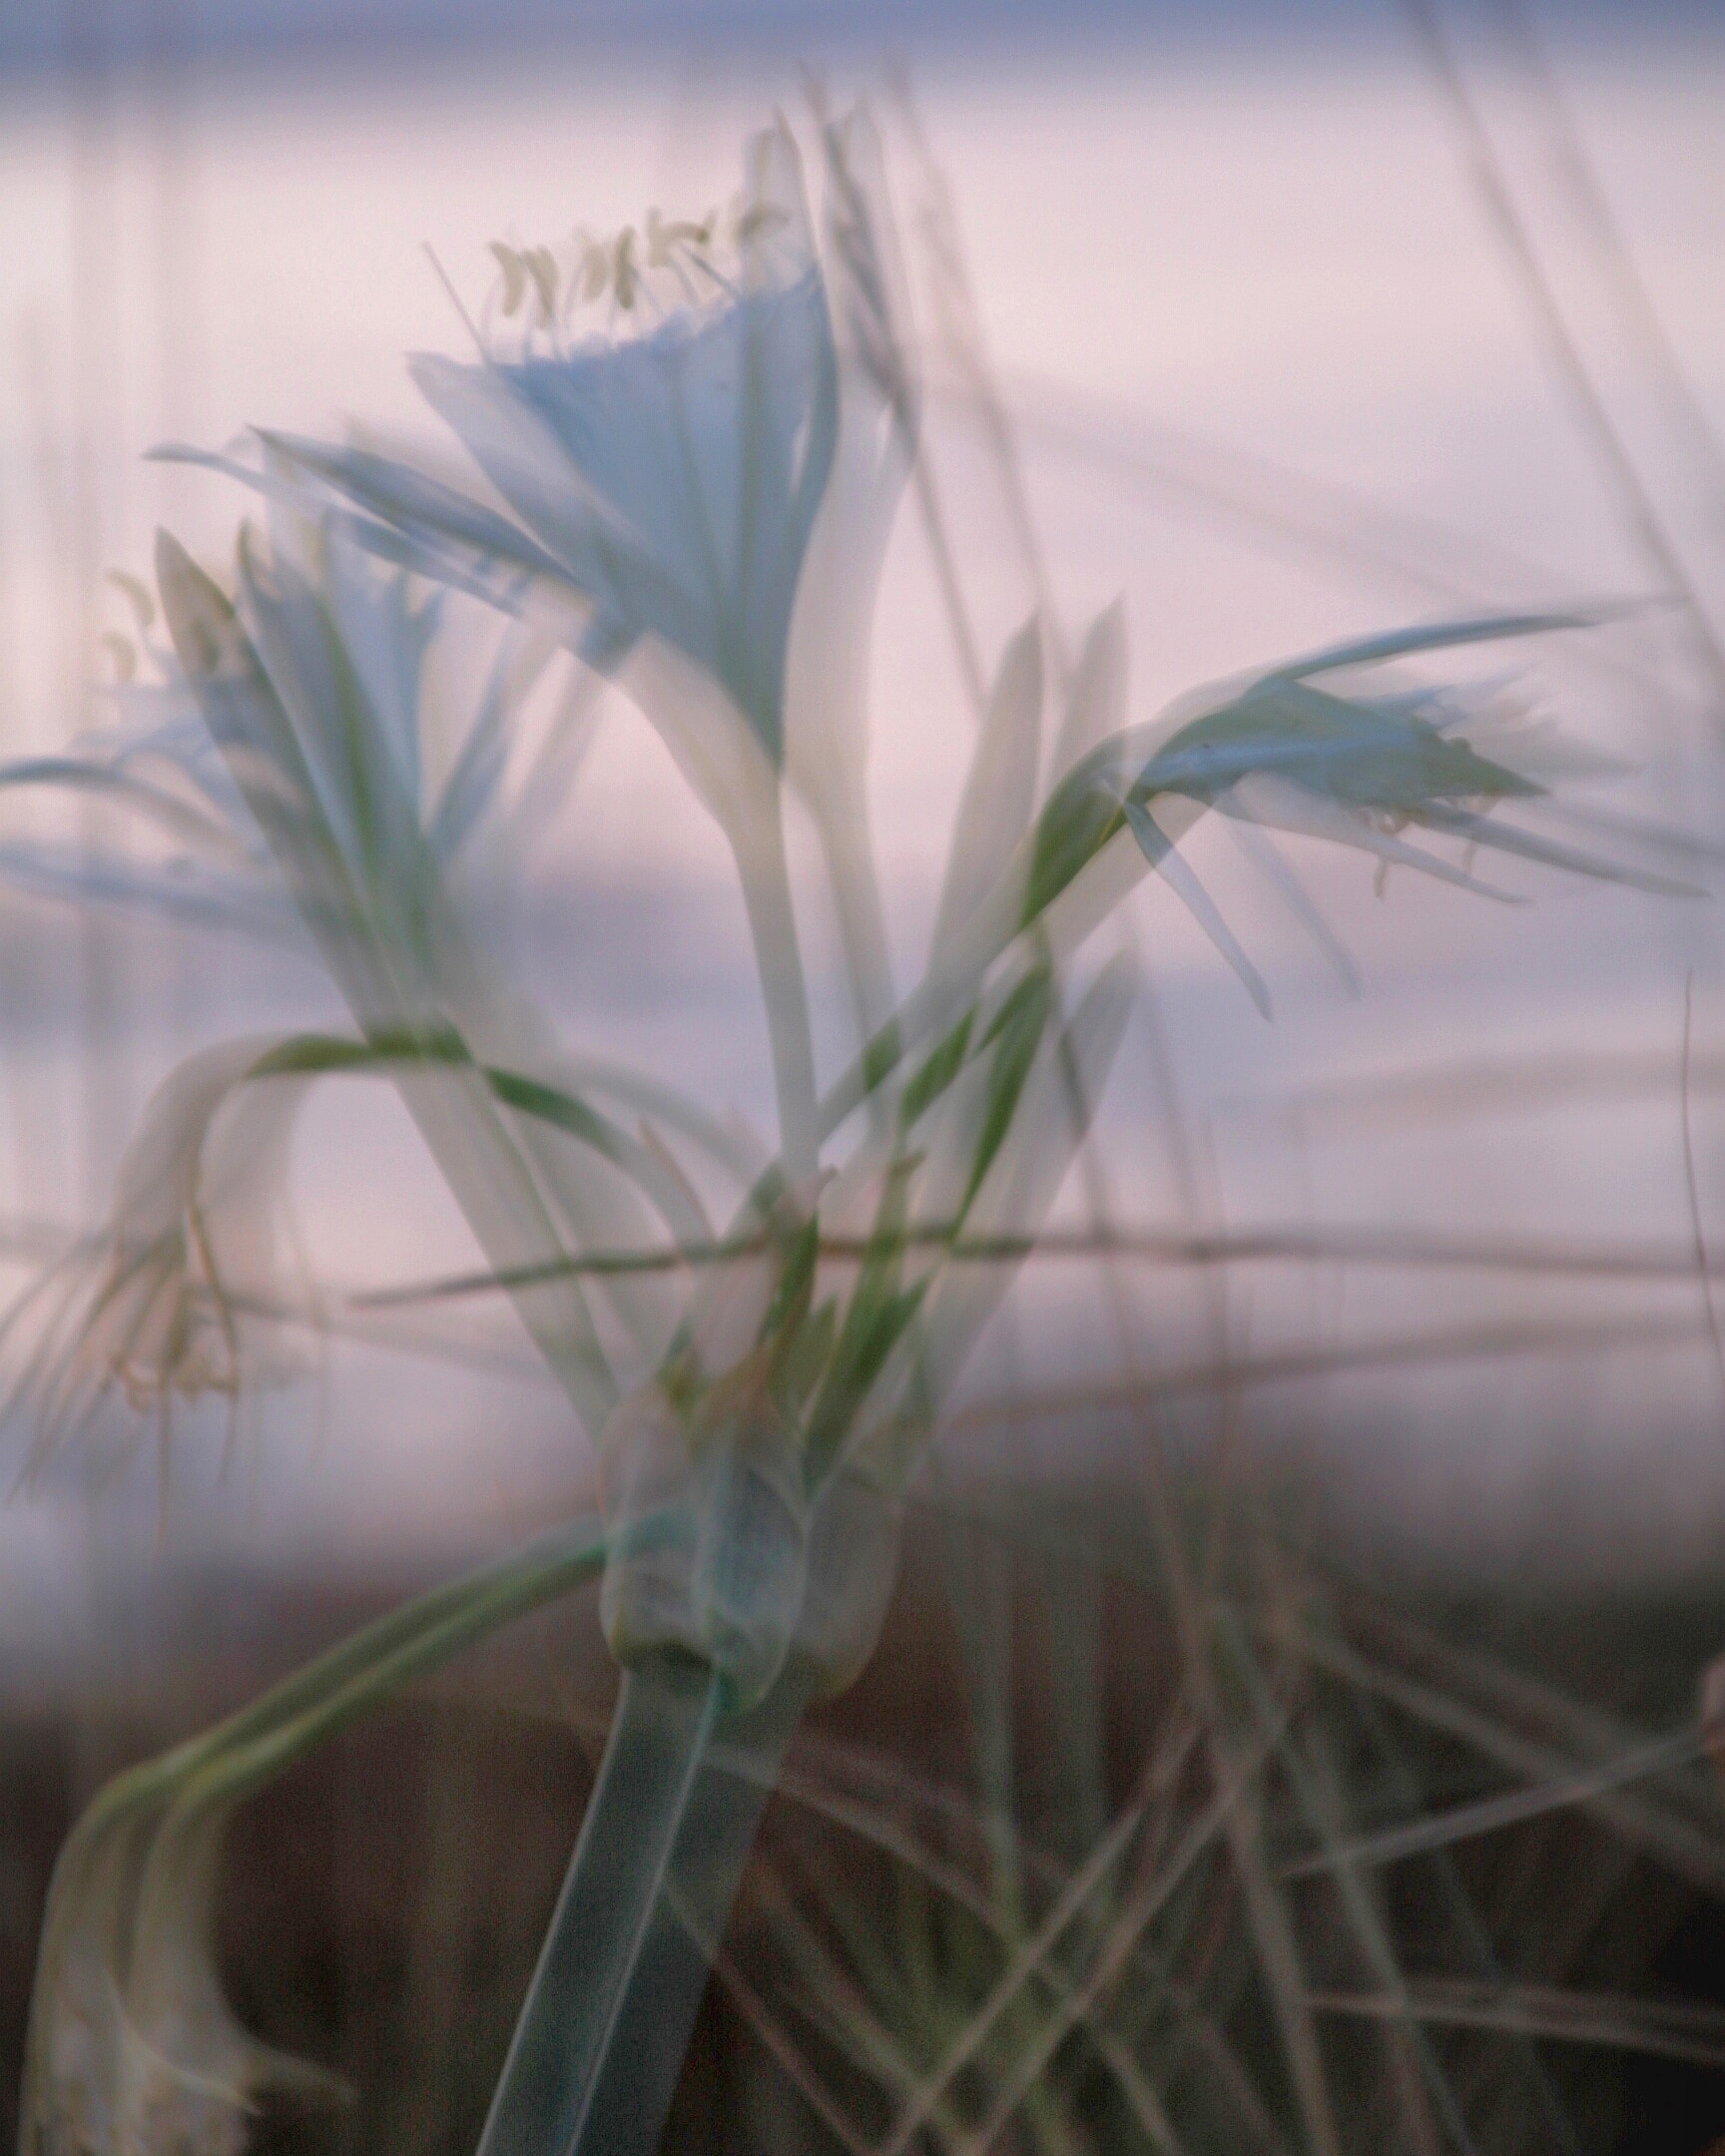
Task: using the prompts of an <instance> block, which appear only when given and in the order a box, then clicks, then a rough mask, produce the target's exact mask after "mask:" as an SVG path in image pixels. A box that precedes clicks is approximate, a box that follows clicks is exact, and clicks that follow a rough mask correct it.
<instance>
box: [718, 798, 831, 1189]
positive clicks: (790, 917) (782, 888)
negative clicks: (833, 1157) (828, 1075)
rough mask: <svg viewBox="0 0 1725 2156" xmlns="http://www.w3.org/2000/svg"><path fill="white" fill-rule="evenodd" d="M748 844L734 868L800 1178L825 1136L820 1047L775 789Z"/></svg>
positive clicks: (790, 1164) (785, 1132)
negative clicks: (819, 1106) (820, 1119)
mask: <svg viewBox="0 0 1725 2156" xmlns="http://www.w3.org/2000/svg"><path fill="white" fill-rule="evenodd" d="M750 837H751V842H750V844H749V845H748V846H742V845H740V846H739V847H738V849H737V872H738V875H739V877H740V878H741V881H742V885H743V903H744V905H745V906H746V907H747V908H748V913H749V932H750V935H751V936H752V937H753V939H754V943H755V962H756V965H757V966H758V967H759V969H760V973H761V994H762V998H763V1000H764V1001H765V1003H766V1006H767V1034H768V1040H769V1043H770V1045H771V1048H772V1051H773V1083H774V1087H775V1090H776V1092H777V1095H778V1101H779V1143H780V1147H781V1158H782V1159H783V1161H784V1164H785V1174H786V1177H787V1179H788V1180H789V1181H790V1182H792V1183H800V1182H802V1181H803V1180H804V1178H805V1177H807V1176H811V1175H813V1174H814V1172H815V1168H816V1164H817V1161H818V1160H819V1157H820V1150H821V1139H820V1132H819V1129H818V1127H817V1118H816V1106H815V1102H816V1092H815V1048H814V1043H813V1040H812V1038H811V1036H810V1031H809V997H808V992H807V989H806V988H805V986H804V980H803V958H802V953H801V951H800V950H799V948H798V943H797V919H796V915H795V913H794V912H793V910H792V904H791V870H790V865H789V863H788V862H787V860H786V858H785V820H784V805H783V801H782V799H781V797H780V795H779V794H778V792H777V790H776V791H775V793H774V797H773V809H772V813H771V814H770V815H764V816H762V817H761V818H760V819H759V821H758V823H756V824H754V825H752V826H751V833H750Z"/></svg>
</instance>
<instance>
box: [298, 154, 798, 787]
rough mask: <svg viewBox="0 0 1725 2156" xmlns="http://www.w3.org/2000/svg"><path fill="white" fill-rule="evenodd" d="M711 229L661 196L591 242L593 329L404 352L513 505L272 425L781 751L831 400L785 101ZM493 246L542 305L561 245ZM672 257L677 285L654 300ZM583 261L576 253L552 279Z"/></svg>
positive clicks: (354, 489)
mask: <svg viewBox="0 0 1725 2156" xmlns="http://www.w3.org/2000/svg"><path fill="white" fill-rule="evenodd" d="M717 237H718V236H717V234H716V233H714V232H712V231H710V229H709V228H708V227H707V226H705V225H700V226H697V225H678V226H667V225H663V224H661V223H660V222H659V221H658V220H656V219H655V220H653V221H651V222H650V225H649V229H648V236H647V239H646V241H645V242H644V243H642V244H641V246H640V247H639V248H638V247H637V245H636V242H635V239H634V236H633V235H632V234H625V235H623V236H621V237H620V238H619V240H618V241H617V242H615V243H614V244H612V246H611V247H610V248H609V249H605V248H601V249H599V250H598V253H597V255H594V254H592V253H591V252H589V254H588V255H587V256H586V257H585V258H584V264H585V265H591V264H593V263H595V262H597V263H598V264H600V265H602V266H604V273H603V288H604V289H605V290H606V291H607V292H608V293H609V295H610V296H611V298H612V300H613V315H614V316H615V315H616V314H617V313H619V312H620V313H621V315H622V320H621V322H618V321H616V320H615V319H614V320H613V323H612V325H611V329H610V332H609V333H598V334H591V335H588V336H585V337H583V338H581V339H579V340H578V341H577V342H576V343H575V344H574V345H573V346H571V347H569V348H567V349H562V348H552V349H540V348H538V345H537V344H536V343H535V341H534V340H533V339H532V338H531V337H529V338H528V339H527V340H526V341H525V345H524V348H522V349H520V350H518V351H516V352H515V353H514V354H513V355H503V354H499V353H491V352H487V353H486V354H485V356H484V357H482V358H481V359H480V360H478V361H477V362H462V361H457V360H452V359H448V358H444V357H441V356H436V355H429V354H426V355H421V356H419V357H418V358H416V359H414V360H413V361H412V362H411V368H412V373H413V377H414V379H415V381H416V382H417V383H418V385H419V387H420V389H421V390H422V391H423V393H424V395H425V396H426V398H427V400H428V401H429V402H430V404H431V405H432V406H433V408H434V409H435V410H436V411H437V412H438V414H439V415H440V416H441V417H442V418H443V419H444V420H445V421H446V422H447V423H448V424H449V426H450V427H451V428H452V430H453V431H454V433H455V434H456V435H457V436H458V437H459V438H460V440H461V442H462V444H463V445H464V447H465V448H466V449H467V451H468V453H469V454H470V455H471V456H472V458H473V460H474V461H475V463H477V465H478V466H479V467H480V469H481V471H483V473H484V474H485V476H486V478H487V479H488V480H489V481H490V483H491V485H492V486H493V487H494V488H495V489H496V492H497V494H498V495H499V496H500V497H501V498H502V500H503V501H504V502H505V503H506V504H507V505H508V508H509V509H510V511H511V512H512V513H513V517H514V518H515V519H518V522H515V523H511V522H510V521H509V520H508V519H505V518H501V517H499V516H497V515H496V514H495V513H494V512H493V511H490V510H488V509H486V508H484V506H483V505H482V504H480V503H478V502H476V501H474V500H472V499H471V498H469V497H466V496H464V495H462V494H460V493H459V492H457V491H456V490H454V489H450V488H447V487H444V486H440V485H439V484H437V483H436V482H435V481H432V480H429V479H427V478H425V477H423V476H422V475H421V474H419V473H417V472H415V471H413V470H411V469H410V468H409V467H407V466H405V465H402V464H400V463H397V462H395V461H393V460H391V459H388V458H384V457H379V456H375V455H366V454H364V453H361V452H357V451H352V450H342V449H338V448H331V447H327V446H324V445H321V444H316V443H311V442H306V441H301V440H299V439H297V438H288V437H283V436H270V437H267V439H269V440H270V441H272V442H273V443H274V444H275V445H276V446H277V447H278V448H279V449H280V450H281V451H282V452H283V454H285V455H286V456H287V457H288V458H290V459H291V460H292V461H293V462H295V463H296V464H297V465H298V466H299V467H300V468H301V469H302V470H303V471H305V472H307V473H309V474H311V475H313V476H314V477H315V478H316V479H317V480H319V481H321V482H322V483H324V484H326V485H327V486H330V487H332V488H333V489H335V491H336V492H337V493H339V494H341V495H343V496H345V497H346V498H347V499H348V500H349V501H350V502H351V503H353V504H354V505H355V506H356V508H357V509H358V510H359V512H360V514H361V516H362V517H363V518H364V519H366V520H367V522H366V527H365V528H366V530H367V532H368V533H369V535H370V536H371V537H372V538H373V539H374V540H378V539H379V535H380V533H381V532H383V531H385V530H386V531H387V532H389V533H392V534H393V535H394V536H393V538H392V539H389V538H383V539H381V541H380V543H381V544H383V545H386V546H389V547H390V548H391V549H392V550H393V551H395V552H397V553H398V554H400V553H405V554H406V555H408V556H409V557H410V558H412V559H413V560H414V561H415V562H416V563H417V564H418V565H419V566H422V567H424V568H426V569H428V570H429V571H431V572H432V573H434V574H439V575H442V576H444V577H445V578H447V579H450V580H452V581H457V582H461V583H465V584H468V585H470V586H475V587H477V588H480V589H484V590H486V591H488V592H489V593H490V594H491V595H492V596H494V597H499V598H503V599H504V600H505V601H507V602H509V603H520V601H521V600H522V598H523V596H524V594H525V592H526V590H527V589H528V587H529V585H530V584H533V583H535V582H537V583H539V584H541V585H545V584H549V585H550V586H552V587H554V588H558V587H560V588H562V589H563V590H565V591H568V592H572V593H574V594H575V595H577V597H578V599H579V600H580V602H581V603H582V604H583V606H584V608H585V625H584V627H583V629H582V632H581V636H580V648H581V651H582V653H583V655H584V656H585V657H586V658H588V659H589V660H590V661H592V662H594V663H596V664H600V665H604V666H608V667H609V666H615V665H617V664H619V663H620V662H621V660H622V659H623V658H624V656H625V655H626V654H627V653H629V652H630V651H632V650H633V649H634V648H635V647H636V646H637V645H638V644H639V643H640V642H641V641H642V640H643V639H644V638H651V639H654V640H656V641H657V642H658V643H659V644H661V645H662V646H664V647H665V648H667V649H668V650H670V651H672V652H674V653H676V654H678V655H679V656H680V657H681V658H682V659H683V660H686V661H687V662H689V663H690V664H692V665H693V666H694V667H695V668H696V669H698V670H699V672H700V673H701V674H703V675H704V676H705V677H707V678H708V679H709V680H711V681H712V682H714V683H716V684H717V685H718V686H719V687H720V688H721V689H722V690H723V691H724V693H725V695H726V697H727V698H728V699H729V701H730V703H731V704H732V706H733V707H734V709H735V710H736V712H737V713H738V714H739V715H740V716H741V718H742V719H743V720H744V721H745V723H746V724H747V726H748V728H749V730H750V732H751V733H752V735H753V736H754V739H755V741H756V742H757V744H758V745H759V747H760V749H761V750H762V751H763V752H764V754H765V756H766V758H767V760H768V762H769V763H770V764H771V765H772V766H774V767H775V768H777V767H778V766H779V765H780V764H781V763H782V762H783V759H784V750H785V741H784V719H785V712H784V703H785V665H786V651H787V646H788V642H789V638H790V628H791V614H792V608H793V604H794V602H795V599H796V593H797V585H798V579H799V576H800V573H801V570H802V566H803V560H804V555H805V553H806V551H807V549H808V546H809V539H810V533H811V530H812V528H813V525H814V522H815V516H816V511H817V510H818V508H819V506H820V503H821V498H822V495H823V493H824V491H825V488H826V485H827V481H828V477H829V474H830V473H831V470H832V467H833V460H834V455H835V450H836V446H837V441H838V424H839V382H838V361H837V354H836V350H835V345H834V337H833V326H832V322H831V319H830V316H829V311H828V304H827V293H826V286H825V284H824V282H823V279H822V275H821V270H820V267H819V264H818V262H817V259H816V255H815V249H814V242H813V238H812V234H811V229H810V224H809V214H808V208H807V205H806V203H805V200H804V194H803V180H802V169H801V163H800V161H799V158H798V155H797V150H796V147H795V145H794V143H793V142H792V140H791V136H790V133H789V131H788V130H787V129H786V128H785V127H784V125H783V124H780V125H779V126H777V127H775V128H772V129H769V130H768V131H766V132H765V133H763V134H761V135H759V136H757V137H756V138H755V140H754V141H753V143H752V144H751V145H750V148H749V153H748V160H747V173H746V186H745V191H744V196H743V200H742V204H741V206H740V208H739V210H738V212H737V215H736V217H735V218H734V219H733V221H732V224H731V228H730V237H731V241H732V248H731V252H730V259H728V260H726V261H721V260H720V259H719V251H718V248H717V244H716V243H717ZM501 260H502V261H503V263H504V274H505V282H506V284H507V282H508V277H509V267H510V265H511V264H529V266H530V267H531V268H534V269H537V272H538V274H537V276H536V278H535V279H534V282H535V287H536V290H537V291H538V293H539V298H540V309H539V311H540V316H541V318H545V315H546V310H545V307H544V300H545V299H546V298H547V297H548V296H549V295H551V294H553V293H554V292H555V291H556V290H557V286H558V281H559V279H558V276H557V271H556V267H555V265H554V264H552V263H551V262H550V259H549V258H548V256H546V255H545V254H544V252H543V251H535V252H534V253H533V254H532V256H531V258H529V257H527V256H523V255H520V254H517V253H516V252H515V251H512V250H511V251H505V252H504V255H503V257H502V258H501ZM522 273H523V275H525V274H526V270H525V269H524V270H523V272H522ZM668 278H669V279H670V280H671V281H672V285H673V288H674V290H675V291H676V293H677V294H678V295H679V296H680V297H681V299H682V303H681V304H677V305H675V306H672V307H670V308H669V309H664V308H662V305H661V294H662V292H663V289H664V286H665V283H666V280H667V279H668ZM592 282H593V278H592V275H591V273H590V270H589V269H588V268H586V267H583V268H581V269H577V271H576V272H575V273H574V274H572V275H571V276H570V278H569V280H568V289H569V290H570V291H571V292H573V293H576V294H579V293H580V292H581V291H582V290H583V289H584V288H587V287H588V286H590V285H591V284H592ZM507 296H508V294H507V293H506V297H507ZM655 313H657V314H658V318H657V319H653V318H652V317H653V316H654V314H655Z"/></svg>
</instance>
